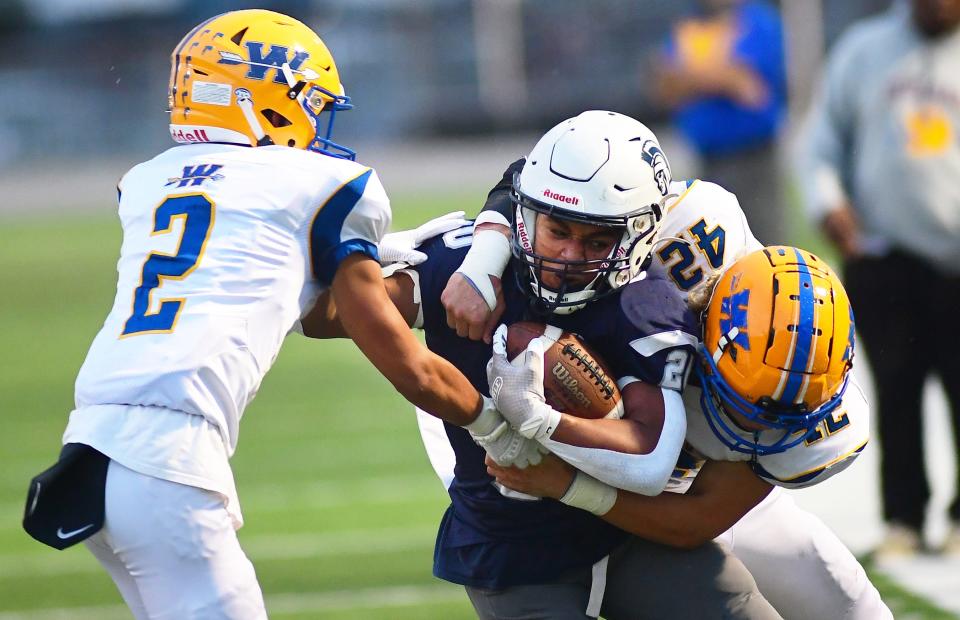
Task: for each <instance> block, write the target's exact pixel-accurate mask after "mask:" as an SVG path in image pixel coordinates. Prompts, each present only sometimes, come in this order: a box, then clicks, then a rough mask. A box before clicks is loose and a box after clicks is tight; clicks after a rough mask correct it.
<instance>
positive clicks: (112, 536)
mask: <svg viewBox="0 0 960 620" xmlns="http://www.w3.org/2000/svg"><path fill="white" fill-rule="evenodd" d="M171 61H172V62H171V65H172V66H171V74H170V83H169V107H170V114H171V118H170V132H171V136H172V137H173V139H174V140H175V141H177V142H179V143H180V145H179V146H175V147H173V148H171V149H169V150H167V151H165V152H163V153H161V154H159V155H158V156H156V157H155V158H153V159H151V160H149V161H147V162H144V163H142V164H139V165H137V166H135V167H133V168H132V169H131V170H130V171H129V172H127V173H126V174H125V175H124V176H123V178H122V179H121V181H120V184H119V186H118V192H119V215H120V220H121V223H122V226H123V244H122V247H121V251H120V259H119V262H118V264H117V270H118V274H119V276H118V280H117V292H116V298H115V300H114V304H113V308H112V310H111V311H110V313H109V315H108V316H107V319H106V321H105V322H104V325H103V328H102V329H101V330H100V332H99V334H98V335H97V336H96V338H95V340H94V342H93V345H92V346H91V348H90V350H89V353H88V354H87V357H86V360H85V362H84V364H83V367H82V368H81V369H80V373H79V376H78V377H77V381H76V408H75V409H74V410H73V412H72V413H71V414H70V420H69V423H68V425H67V428H66V431H65V432H64V435H63V443H64V450H63V452H62V453H61V458H60V460H59V461H58V463H57V464H56V465H55V466H54V467H52V468H51V469H49V470H47V471H46V472H44V473H42V474H40V475H39V476H37V477H36V478H35V479H34V480H33V481H32V483H31V485H30V491H29V497H28V501H27V511H26V515H25V519H24V526H25V528H26V529H27V531H28V532H30V533H31V534H32V535H33V536H35V537H36V538H38V539H39V540H41V541H43V542H45V543H47V544H51V545H53V546H56V547H58V548H64V547H67V546H70V545H71V544H75V543H76V542H79V541H81V540H85V542H86V545H87V547H88V548H89V549H90V550H91V551H92V552H93V554H94V555H95V556H96V557H97V559H98V560H99V561H100V562H101V563H102V564H103V566H104V567H105V568H106V569H107V571H108V572H109V573H110V575H111V577H112V578H113V579H114V581H115V582H116V584H117V586H118V588H119V590H120V592H121V594H122V596H123V598H124V600H125V601H126V603H127V604H128V605H129V607H130V609H131V610H132V611H133V614H134V616H135V617H137V618H138V619H145V618H171V619H172V618H177V619H188V618H237V619H241V618H242V619H244V620H249V619H252V618H265V617H266V612H265V609H264V603H263V597H262V594H261V591H260V587H259V585H258V583H257V579H256V576H255V573H254V569H253V566H252V565H251V563H250V561H249V560H248V559H247V557H246V555H245V554H244V552H243V551H242V549H241V548H240V545H239V543H238V539H237V536H236V533H235V530H236V529H237V528H239V527H240V526H241V524H242V522H243V521H242V516H241V511H240V504H239V502H238V498H237V492H236V488H235V485H234V479H233V474H232V472H231V469H230V465H229V458H230V457H231V455H232V454H233V453H234V450H235V449H236V446H237V438H238V432H239V424H240V418H241V417H242V415H243V411H244V409H245V408H246V406H247V404H248V403H249V402H250V400H251V399H252V398H253V397H254V395H255V394H256V392H257V390H258V388H259V386H260V383H261V380H262V379H263V376H264V374H265V373H266V372H267V370H268V369H269V368H270V366H271V365H272V364H273V362H274V360H275V359H276V357H277V354H278V352H279V349H280V346H281V343H282V342H283V340H284V338H285V336H286V335H287V334H288V333H289V332H290V331H292V330H294V329H296V326H297V325H298V320H299V318H300V316H301V314H302V313H303V312H304V310H305V309H308V308H310V307H311V306H312V305H313V302H314V300H315V299H316V297H317V296H318V294H319V293H320V292H321V291H323V290H325V289H329V290H331V291H332V295H333V297H334V298H335V299H336V301H337V303H338V304H339V306H340V308H341V309H342V311H343V312H342V316H343V320H344V326H345V328H346V330H347V332H348V334H349V335H350V336H352V338H353V340H354V341H355V342H356V343H357V345H358V346H359V348H360V349H361V350H362V351H363V353H364V354H365V355H366V356H367V357H368V358H369V359H370V360H371V362H373V364H374V365H375V366H376V367H377V368H378V369H379V370H380V371H381V372H382V373H383V374H384V375H385V376H386V377H387V378H388V379H389V380H390V381H391V383H392V384H393V385H394V386H395V387H396V388H397V390H398V391H400V392H401V393H402V394H403V395H404V396H405V397H406V398H408V399H409V400H410V401H411V402H412V403H415V404H416V405H418V406H419V407H421V408H424V409H426V410H428V411H430V412H432V413H434V414H436V415H438V416H440V417H442V418H443V419H444V420H447V421H449V422H451V423H453V424H457V425H462V426H466V427H467V428H468V429H469V430H471V431H472V432H473V433H475V434H476V435H478V436H479V437H480V438H481V439H482V438H483V437H485V436H486V434H487V433H489V432H490V431H491V430H493V429H494V428H497V427H500V426H502V425H504V424H505V422H504V421H503V419H502V418H501V417H500V416H499V414H498V413H497V412H496V410H495V409H493V408H492V406H491V405H489V401H488V400H487V399H483V398H482V397H481V396H480V394H479V393H478V392H477V390H475V389H474V388H473V387H472V386H471V384H470V383H469V381H467V379H466V378H465V377H464V376H463V375H462V374H461V373H460V372H459V371H457V370H456V369H455V368H454V367H453V366H452V365H451V364H450V363H448V362H446V361H445V360H443V359H442V358H440V357H438V356H436V355H434V354H432V353H430V352H429V351H428V350H427V349H426V348H425V347H424V346H423V345H422V344H420V342H419V341H418V340H417V339H416V338H415V337H414V336H413V335H412V334H411V332H410V330H409V329H408V327H407V324H406V322H405V321H404V319H403V318H402V317H401V316H400V314H399V313H398V312H397V311H396V309H395V308H394V306H393V304H391V303H390V301H389V298H388V297H387V295H386V291H385V289H384V284H383V280H382V277H381V274H380V265H379V263H378V260H377V259H378V251H377V243H378V242H379V240H380V238H381V237H382V235H383V234H384V232H385V231H386V229H387V228H388V226H389V223H390V217H391V214H390V206H389V202H388V200H387V196H386V194H385V193H384V190H383V188H382V186H381V184H380V181H379V179H378V178H377V175H376V173H375V172H374V171H373V170H372V169H370V168H368V167H366V166H362V165H360V164H358V163H356V162H355V161H354V153H353V152H352V151H350V150H349V149H347V148H345V147H343V146H341V145H339V144H337V143H335V142H333V140H332V133H331V132H332V127H333V121H334V117H335V115H336V113H337V112H340V111H343V110H346V109H349V108H350V107H351V106H350V104H349V99H348V98H347V97H346V96H345V95H344V91H343V87H342V85H341V83H340V78H339V76H338V73H337V69H336V65H335V64H334V60H333V57H332V56H331V54H330V52H329V51H328V50H327V48H326V46H325V45H324V43H323V42H322V41H321V40H320V38H319V37H318V36H317V35H316V34H315V33H314V32H313V31H312V30H310V29H309V28H308V27H307V26H305V25H303V24H302V23H300V22H298V21H296V20H294V19H291V18H289V17H287V16H285V15H281V14H278V13H273V12H270V11H263V10H244V11H235V12H230V13H225V14H222V15H219V16H216V17H214V18H211V19H209V20H207V21H205V22H203V23H201V24H199V25H198V26H197V27H196V28H194V29H193V30H191V31H190V32H189V33H188V34H187V35H186V36H185V37H184V38H183V40H182V41H181V42H180V43H179V44H178V45H177V46H176V48H175V49H174V51H173V54H172V58H171ZM453 225H454V226H455V225H456V224H453ZM505 434H506V435H508V434H509V433H502V432H501V433H499V434H498V435H497V436H498V437H502V436H504V435H505ZM497 445H498V444H496V443H495V442H494V445H489V444H488V446H487V447H488V449H491V450H494V451H495V452H496V449H497Z"/></svg>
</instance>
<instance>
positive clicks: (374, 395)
mask: <svg viewBox="0 0 960 620" xmlns="http://www.w3.org/2000/svg"><path fill="white" fill-rule="evenodd" d="M480 197H482V193H480V192H477V193H476V194H475V195H470V194H468V193H466V192H464V193H462V194H461V195H458V196H451V197H447V199H445V200H443V201H440V200H436V199H434V200H430V201H422V200H417V199H415V198H413V197H409V198H407V199H402V200H397V201H396V202H395V225H396V227H398V228H400V227H405V226H410V225H412V224H415V223H417V222H420V221H423V220H424V219H426V218H427V217H429V216H431V215H434V214H437V213H441V212H443V211H446V210H450V209H453V208H457V207H459V206H462V205H471V204H477V200H478V199H479V198H480ZM467 209H468V210H471V207H470V206H467ZM119 243H120V231H119V224H118V223H117V220H116V218H115V217H114V216H113V215H112V214H110V213H109V212H105V213H104V214H102V215H79V214H62V215H57V216H49V217H43V218H36V217H34V218H29V217H28V218H15V219H11V218H6V219H0V343H2V345H3V349H4V356H3V362H2V372H0V415H2V420H3V427H2V428H3V451H2V455H3V457H2V465H3V467H2V468H0V620H13V619H20V618H23V619H40V618H42V619H45V620H47V619H49V620H54V619H71V620H73V619H76V620H95V619H96V620H100V619H109V618H127V617H129V613H128V612H127V611H126V609H125V607H123V606H122V603H121V601H120V597H119V595H118V593H117V592H116V590H115V588H114V586H113V584H112V582H111V581H110V580H109V578H108V577H107V576H106V573H104V572H103V571H102V570H101V569H100V568H99V566H98V565H97V564H96V562H95V561H94V560H93V558H92V556H90V555H89V554H88V553H87V552H86V551H85V550H84V549H82V548H73V549H69V550H67V551H64V552H57V551H54V550H52V549H49V548H47V547H44V546H42V545H40V544H39V543H36V542H34V541H33V540H32V539H30V538H29V537H28V536H27V535H26V534H25V533H24V532H23V531H22V529H21V528H20V519H21V516H22V510H23V500H24V495H25V492H26V487H27V481H28V480H29V478H30V477H31V476H32V475H33V474H35V473H37V472H38V471H40V470H41V469H43V468H45V467H47V466H48V465H49V464H51V463H52V461H53V460H54V459H55V457H56V455H57V452H58V450H59V447H60V436H61V433H62V431H63V427H64V425H65V422H66V417H67V414H68V412H69V411H70V409H71V408H72V403H73V381H74V378H75V375H76V372H77V370H78V369H79V367H80V364H81V362H82V361H83V357H84V355H85V353H86V350H87V347H88V346H89V344H90V341H91V340H92V339H93V336H94V335H95V333H96V332H97V330H98V329H99V326H100V324H101V322H102V320H103V318H104V317H105V316H106V313H107V311H108V310H109V308H110V305H111V301H112V299H113V295H114V285H115V279H116V272H115V261H116V257H117V254H118V250H119ZM233 464H234V470H235V474H236V478H237V481H238V485H239V490H240V497H241V500H242V503H243V507H244V515H245V518H246V526H245V527H244V528H243V529H242V530H241V532H240V537H241V541H242V543H243V545H244V547H245V549H246V550H247V553H248V555H250V557H251V559H252V560H253V562H254V564H255V565H256V567H257V572H258V575H259V577H260V582H261V584H262V586H263V589H264V592H265V594H266V599H267V607H268V609H269V610H270V612H271V617H272V618H328V619H334V618H391V619H406V618H409V619H429V618H438V619H440V618H442V619H456V618H471V617H473V614H472V609H471V607H470V605H469V603H468V602H467V599H466V596H465V595H464V593H463V591H462V589H460V588H459V587H456V586H452V585H450V584H446V583H443V582H440V581H438V580H436V579H434V578H433V577H432V575H431V562H432V549H433V539H434V534H435V531H436V525H437V523H438V521H439V518H440V516H441V514H442V512H443V510H444V508H445V506H446V503H447V500H446V494H445V493H444V492H443V489H442V488H441V486H440V484H439V482H438V481H437V480H436V478H435V477H434V475H433V472H432V470H431V469H430V466H429V464H428V462H427V459H426V456H425V454H424V452H423V449H422V447H421V445H420V441H419V438H418V436H417V432H416V424H415V422H414V416H413V412H412V408H411V406H410V405H408V404H406V403H405V402H404V401H403V399H401V398H400V397H399V396H398V395H397V394H396V393H395V392H394V391H393V390H392V389H391V388H390V386H389V384H388V383H387V382H386V381H385V380H384V379H382V378H381V377H380V376H379V375H378V374H377V373H376V372H375V371H374V370H373V368H372V367H371V365H370V364H369V363H368V362H366V360H364V359H363V358H362V357H361V356H360V355H359V353H358V352H357V351H356V349H355V347H353V345H352V344H351V343H349V342H341V341H337V342H326V343H322V342H315V341H313V342H311V341H308V340H307V339H305V338H299V337H291V338H290V339H288V342H287V343H286V344H285V345H284V348H283V351H282V353H281V355H280V357H279V359H278V361H277V363H276V365H275V367H274V368H273V370H272V371H271V372H270V374H269V375H268V376H267V378H266V380H265V381H264V383H263V387H262V389H261V390H260V393H259V395H258V396H257V399H256V401H255V402H254V403H253V405H252V406H251V407H250V408H249V409H248V410H247V412H246V415H245V417H244V422H243V430H242V432H241V440H240V447H239V450H238V451H237V454H236V456H235V458H234V460H233ZM878 585H880V586H881V587H882V589H883V592H884V598H885V599H886V600H888V601H889V602H890V604H891V606H893V607H895V609H894V611H895V613H896V615H897V617H901V614H902V615H903V617H907V616H912V617H916V618H931V619H937V618H944V619H946V618H950V617H951V616H950V615H948V614H943V613H941V612H938V611H937V610H936V609H934V608H932V607H930V606H929V605H927V604H926V603H925V602H924V601H922V600H920V599H916V598H913V597H910V596H909V595H907V594H905V593H904V592H903V591H902V590H900V589H899V588H897V587H896V586H895V585H893V584H891V583H889V581H887V580H882V581H880V582H879V583H878Z"/></svg>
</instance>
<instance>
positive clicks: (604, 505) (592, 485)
mask: <svg viewBox="0 0 960 620" xmlns="http://www.w3.org/2000/svg"><path fill="white" fill-rule="evenodd" d="M560 501H561V502H563V503H564V504H566V505H567V506H573V507H574V508H579V509H581V510H586V511H587V512H592V513H593V514H595V515H597V516H598V517H601V516H603V515H605V514H607V513H608V512H610V509H611V508H613V505H614V504H615V503H616V501H617V490H616V489H615V488H613V487H612V486H610V485H607V484H604V483H602V482H600V481H599V480H597V479H596V478H593V477H591V476H589V475H587V474H585V473H583V472H582V471H578V472H577V475H576V476H574V478H573V482H572V483H570V488H569V489H567V492H566V493H564V494H563V497H561V498H560Z"/></svg>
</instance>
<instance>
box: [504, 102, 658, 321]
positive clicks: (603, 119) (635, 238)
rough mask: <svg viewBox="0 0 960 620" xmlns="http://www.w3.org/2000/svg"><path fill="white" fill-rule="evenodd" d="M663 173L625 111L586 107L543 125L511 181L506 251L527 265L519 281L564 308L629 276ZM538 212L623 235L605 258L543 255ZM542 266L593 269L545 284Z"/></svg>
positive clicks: (642, 131) (643, 130) (648, 240)
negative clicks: (580, 280) (581, 280)
mask: <svg viewBox="0 0 960 620" xmlns="http://www.w3.org/2000/svg"><path fill="white" fill-rule="evenodd" d="M670 180H671V178H670V165H669V164H668V163H667V158H666V156H665V155H664V154H663V151H662V150H661V149H660V143H659V142H658V141H657V137H656V136H655V135H654V134H653V132H652V131H650V129H648V128H647V127H646V126H645V125H644V124H643V123H640V122H639V121H636V120H634V119H632V118H630V117H629V116H624V115H623V114H617V113H615V112H606V111H603V110H591V111H588V112H584V113H582V114H580V115H579V116H575V117H574V118H570V119H567V120H565V121H563V122H562V123H560V124H559V125H557V126H556V127H554V128H553V129H551V130H550V131H548V132H547V133H546V134H545V135H544V136H543V137H542V138H540V141H539V142H537V144H536V146H534V147H533V150H532V151H531V152H530V155H529V156H528V157H527V161H526V163H525V164H524V166H523V169H522V170H521V171H520V173H519V174H518V175H516V177H515V178H514V181H513V201H514V203H515V205H516V218H515V220H514V221H515V224H514V236H513V254H514V257H515V258H517V259H518V260H519V261H521V262H522V263H523V264H524V265H525V266H526V269H524V268H523V267H520V268H518V269H517V270H516V273H517V277H518V279H519V280H521V282H520V285H521V288H523V290H525V291H531V292H532V294H533V295H535V296H536V298H538V299H539V302H540V304H541V305H542V306H543V308H542V309H543V310H545V311H548V312H552V313H555V314H569V313H571V312H574V311H576V310H579V309H580V308H583V307H584V306H585V305H586V304H587V303H588V302H589V301H591V300H595V299H599V298H600V297H603V296H604V295H606V294H609V293H611V292H613V291H615V290H616V289H618V288H620V287H621V286H624V285H625V284H627V283H628V282H630V281H631V280H632V279H633V278H634V277H636V276H637V274H638V273H640V272H641V271H642V270H643V268H644V265H645V262H646V259H647V257H648V256H649V254H650V249H651V246H652V243H653V237H654V235H656V233H657V230H658V229H659V227H660V220H661V216H662V205H663V202H664V200H665V198H666V197H667V190H668V188H669V186H670ZM540 214H545V215H549V216H551V217H556V218H561V219H566V220H570V221H574V222H578V223H583V224H592V225H596V226H613V227H617V228H622V229H623V236H622V237H621V239H620V241H619V242H618V243H617V244H615V245H614V247H613V250H612V251H611V252H610V254H609V256H607V257H606V258H605V259H601V260H582V261H565V260H558V259H553V258H549V259H548V258H546V257H544V256H541V255H539V254H537V252H536V251H535V250H534V247H535V239H534V236H535V231H536V220H537V217H538V216H539V215H540ZM545 260H548V261H549V262H550V263H551V265H544V261H545ZM553 265H560V266H559V267H554V266H553ZM546 270H549V271H556V272H559V273H560V274H561V277H562V280H563V281H564V282H566V278H565V277H564V276H565V274H566V273H568V272H569V271H577V272H578V273H580V274H583V273H594V274H596V275H595V277H594V279H593V280H591V281H590V282H589V284H587V286H586V287H582V286H581V287H577V289H576V290H568V287H567V285H566V284H563V285H562V286H561V287H560V289H559V290H552V289H549V288H547V287H546V286H545V285H544V284H543V278H542V277H540V274H541V273H542V272H543V271H546ZM571 288H572V287H571Z"/></svg>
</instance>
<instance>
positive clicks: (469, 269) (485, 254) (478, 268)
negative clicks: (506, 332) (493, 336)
mask: <svg viewBox="0 0 960 620" xmlns="http://www.w3.org/2000/svg"><path fill="white" fill-rule="evenodd" d="M509 261H510V241H508V240H507V238H506V237H505V236H503V233H500V232H498V231H496V230H475V232H474V234H473V244H472V245H471V246H470V250H469V251H468V252H467V256H466V258H464V259H463V264H462V265H460V268H459V269H457V273H460V274H463V276H464V277H466V278H467V280H469V281H470V283H471V284H472V285H473V287H474V288H476V289H477V292H478V293H480V296H481V297H483V300H484V301H485V302H487V306H489V307H490V310H491V312H492V311H493V309H494V308H496V307H497V293H496V291H494V290H493V283H492V282H490V276H495V277H497V278H500V277H502V276H503V270H504V269H506V268H507V263H508V262H509Z"/></svg>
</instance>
